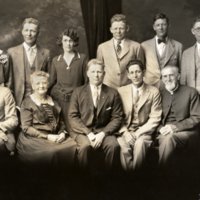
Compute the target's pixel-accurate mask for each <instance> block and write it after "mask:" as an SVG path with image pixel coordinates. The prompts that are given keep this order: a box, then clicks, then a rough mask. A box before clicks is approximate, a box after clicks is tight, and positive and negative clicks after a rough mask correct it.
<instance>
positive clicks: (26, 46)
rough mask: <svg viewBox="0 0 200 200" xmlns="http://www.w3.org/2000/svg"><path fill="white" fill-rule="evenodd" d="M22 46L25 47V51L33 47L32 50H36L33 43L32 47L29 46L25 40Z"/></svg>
mask: <svg viewBox="0 0 200 200" xmlns="http://www.w3.org/2000/svg"><path fill="white" fill-rule="evenodd" d="M23 46H24V48H25V49H26V51H28V50H29V49H30V48H32V49H33V51H36V50H37V45H36V44H35V45H33V46H32V47H29V46H28V44H26V42H24V43H23Z"/></svg>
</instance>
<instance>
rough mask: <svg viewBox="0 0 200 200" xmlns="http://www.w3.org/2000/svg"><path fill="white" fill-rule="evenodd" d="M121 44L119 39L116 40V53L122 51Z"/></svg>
mask: <svg viewBox="0 0 200 200" xmlns="http://www.w3.org/2000/svg"><path fill="white" fill-rule="evenodd" d="M120 44H121V40H118V41H117V54H118V55H119V54H120V53H121V51H122V47H121V46H120Z"/></svg>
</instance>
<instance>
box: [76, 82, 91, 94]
mask: <svg viewBox="0 0 200 200" xmlns="http://www.w3.org/2000/svg"><path fill="white" fill-rule="evenodd" d="M88 87H89V83H87V84H85V85H82V86H79V87H77V88H75V89H74V91H73V93H76V94H81V93H83V92H84V91H85V90H86V89H87V88H88Z"/></svg>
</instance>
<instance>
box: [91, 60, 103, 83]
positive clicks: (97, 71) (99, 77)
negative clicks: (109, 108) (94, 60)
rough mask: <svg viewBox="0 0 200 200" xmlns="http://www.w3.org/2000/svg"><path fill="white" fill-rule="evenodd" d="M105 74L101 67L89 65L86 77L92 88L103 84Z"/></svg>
mask: <svg viewBox="0 0 200 200" xmlns="http://www.w3.org/2000/svg"><path fill="white" fill-rule="evenodd" d="M104 75H105V72H104V70H103V67H102V66H101V65H98V64H95V65H91V66H90V68H89V70H88V71H87V76H88V78H89V80H90V83H91V84H92V85H94V86H98V85H100V84H101V83H102V82H103V78H104Z"/></svg>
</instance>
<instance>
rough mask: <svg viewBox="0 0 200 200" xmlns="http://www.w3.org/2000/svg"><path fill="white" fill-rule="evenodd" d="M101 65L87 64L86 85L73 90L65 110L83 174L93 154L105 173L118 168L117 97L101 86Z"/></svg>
mask: <svg viewBox="0 0 200 200" xmlns="http://www.w3.org/2000/svg"><path fill="white" fill-rule="evenodd" d="M104 75H105V71H104V64H103V63H102V62H101V61H100V60H98V59H92V60H90V61H89V63H88V70H87V76H88V78H89V83H88V84H86V85H84V86H81V87H78V88H76V89H75V90H74V92H73V94H72V97H71V103H70V107H69V121H70V124H71V127H72V130H71V131H70V135H71V137H72V138H73V139H74V140H75V141H76V142H77V151H78V162H79V165H80V168H82V169H84V170H86V169H88V167H89V163H90V162H91V157H92V153H93V152H94V150H100V151H102V152H103V154H104V157H105V167H106V169H107V170H110V169H111V168H113V167H114V166H115V167H119V165H120V162H119V151H120V148H119V144H118V142H117V139H116V136H115V135H116V134H118V130H119V128H120V126H121V122H122V119H123V109H122V103H121V99H120V96H119V94H118V92H117V91H116V90H115V89H112V88H110V87H108V86H107V85H105V84H103V78H104Z"/></svg>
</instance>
